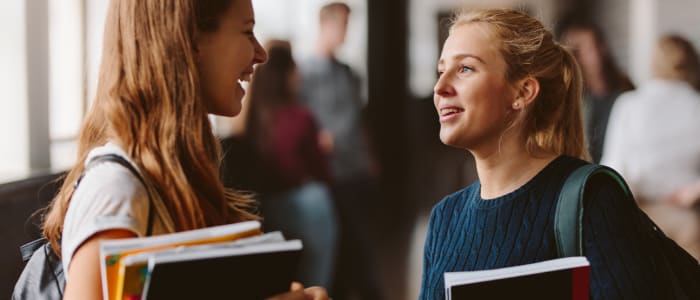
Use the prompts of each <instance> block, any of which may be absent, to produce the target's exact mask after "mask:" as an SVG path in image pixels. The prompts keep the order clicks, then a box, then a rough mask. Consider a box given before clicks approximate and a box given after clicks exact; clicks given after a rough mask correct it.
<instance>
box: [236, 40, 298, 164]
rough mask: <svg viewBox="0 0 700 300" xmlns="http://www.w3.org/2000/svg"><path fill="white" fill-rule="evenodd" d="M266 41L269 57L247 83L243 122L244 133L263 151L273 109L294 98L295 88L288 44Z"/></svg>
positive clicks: (294, 66) (293, 67)
mask: <svg viewBox="0 0 700 300" xmlns="http://www.w3.org/2000/svg"><path fill="white" fill-rule="evenodd" d="M267 44H268V45H267V47H266V48H267V53H268V61H267V63H265V64H263V65H260V66H258V67H257V68H256V70H255V74H254V75H253V79H252V81H251V83H250V88H249V91H248V94H249V95H250V96H249V99H248V103H250V104H249V105H250V112H249V113H248V120H247V125H246V130H247V133H246V135H247V137H248V138H250V139H251V142H252V143H253V145H254V146H255V147H256V148H257V149H258V150H260V151H261V152H263V153H264V154H268V151H270V149H268V147H269V146H270V143H269V141H270V139H271V137H270V134H271V133H272V128H271V127H272V126H273V124H274V123H275V122H274V121H273V120H272V118H273V115H274V112H275V110H277V109H278V108H280V107H284V106H286V105H290V104H293V103H296V101H297V95H296V90H295V89H294V88H293V87H292V86H290V76H291V74H292V72H294V70H295V69H296V63H295V62H294V58H293V57H292V49H291V45H290V44H289V42H287V41H281V40H272V41H270V42H268V43H267Z"/></svg>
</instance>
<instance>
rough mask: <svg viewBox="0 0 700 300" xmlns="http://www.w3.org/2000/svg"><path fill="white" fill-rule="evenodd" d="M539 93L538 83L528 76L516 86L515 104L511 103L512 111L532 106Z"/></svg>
mask: <svg viewBox="0 0 700 300" xmlns="http://www.w3.org/2000/svg"><path fill="white" fill-rule="evenodd" d="M539 93H540V82H539V81H538V80H537V79H536V78H534V77H532V76H528V77H525V78H523V79H521V80H520V81H518V82H517V84H516V95H515V102H513V109H515V110H521V109H523V108H524V107H526V106H529V105H530V104H532V102H533V101H535V99H536V98H537V95H539Z"/></svg>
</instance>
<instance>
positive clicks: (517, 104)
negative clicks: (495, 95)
mask: <svg viewBox="0 0 700 300" xmlns="http://www.w3.org/2000/svg"><path fill="white" fill-rule="evenodd" d="M513 109H516V110H518V109H520V101H515V102H513Z"/></svg>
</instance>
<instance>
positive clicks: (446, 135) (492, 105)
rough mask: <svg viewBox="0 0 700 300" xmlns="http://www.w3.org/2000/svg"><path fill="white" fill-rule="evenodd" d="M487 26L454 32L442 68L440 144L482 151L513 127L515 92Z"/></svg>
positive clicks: (437, 94) (438, 92)
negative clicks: (511, 123) (511, 118)
mask: <svg viewBox="0 0 700 300" xmlns="http://www.w3.org/2000/svg"><path fill="white" fill-rule="evenodd" d="M489 32H490V31H489V30H488V28H487V27H486V25H479V24H474V23H472V24H465V25H460V26H458V27H455V28H453V30H452V32H451V33H450V36H449V37H448V38H447V40H446V41H445V45H444V47H443V50H442V55H441V56H440V61H439V63H438V72H439V73H440V77H439V79H438V82H437V83H436V84H435V89H434V99H433V101H434V104H435V108H436V109H437V112H438V115H439V117H440V140H441V141H442V142H443V143H445V144H446V145H450V146H454V147H458V148H464V149H469V150H478V149H480V148H482V147H489V146H496V147H497V145H498V140H499V138H500V137H501V135H502V133H503V132H504V130H505V129H506V127H507V126H508V124H509V120H510V117H511V112H512V108H511V107H512V104H513V101H514V100H513V99H515V91H514V88H513V87H512V86H511V85H510V84H509V83H508V82H507V81H506V62H505V60H504V59H503V57H502V55H501V53H500V52H499V50H498V42H497V41H496V40H494V39H493V38H492V37H491V36H490V35H489Z"/></svg>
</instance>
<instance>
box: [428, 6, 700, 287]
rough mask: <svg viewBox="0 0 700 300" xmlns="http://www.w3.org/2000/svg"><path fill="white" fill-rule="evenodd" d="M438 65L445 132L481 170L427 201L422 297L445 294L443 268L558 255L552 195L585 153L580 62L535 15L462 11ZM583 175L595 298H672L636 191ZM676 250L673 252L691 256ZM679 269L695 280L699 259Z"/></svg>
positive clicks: (586, 238) (516, 262) (699, 275)
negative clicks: (629, 193)
mask: <svg viewBox="0 0 700 300" xmlns="http://www.w3.org/2000/svg"><path fill="white" fill-rule="evenodd" d="M438 71H439V74H440V77H439V79H438V82H437V83H436V85H435V90H434V104H435V107H436V109H437V113H438V114H439V118H440V126H441V127H440V139H441V140H442V142H443V143H445V144H447V145H450V146H454V147H458V148H462V149H466V150H468V151H469V152H471V153H472V155H473V156H474V158H475V161H476V167H477V174H478V177H479V180H478V181H477V182H475V183H474V184H472V185H470V186H468V187H466V188H465V189H463V190H460V191H458V192H456V193H454V194H452V195H449V196H447V197H445V198H444V199H443V200H442V201H441V202H440V203H439V204H437V206H435V208H434V209H433V211H432V215H431V219H430V224H429V229H428V235H427V238H426V241H425V252H424V268H423V279H422V289H421V295H420V299H443V298H444V282H443V274H444V273H445V272H450V271H471V270H483V269H493V268H499V267H507V266H514V265H521V264H527V263H533V262H538V261H543V260H547V259H554V258H557V250H556V243H555V240H554V232H553V229H552V227H553V217H554V208H555V207H556V199H557V196H558V194H559V191H560V190H561V187H562V184H563V182H564V180H565V179H566V177H567V176H568V175H569V174H570V173H571V172H572V171H573V170H575V169H576V168H578V167H580V166H582V165H584V164H586V163H587V162H586V160H587V159H588V154H587V152H586V150H585V149H586V148H585V143H584V137H583V126H582V122H581V97H582V91H581V90H582V87H581V86H582V82H581V75H580V71H579V67H578V65H577V64H576V61H575V59H574V57H573V56H572V55H571V54H570V53H569V52H568V51H567V50H565V49H564V48H562V47H561V46H560V45H558V44H557V43H555V42H554V41H553V40H552V35H551V34H550V32H548V31H547V30H546V29H545V28H544V27H543V26H542V24H541V23H540V22H539V21H537V20H536V19H533V18H531V17H529V16H527V15H525V14H523V13H520V12H517V11H513V10H502V9H492V10H479V11H473V12H466V13H462V14H460V15H459V16H458V17H457V18H456V19H455V22H454V24H453V25H452V28H451V30H450V35H449V37H448V39H447V41H446V42H445V45H444V48H443V51H442V55H441V57H440V61H439V63H438ZM590 184H591V185H592V187H591V188H590V189H589V190H587V194H586V199H585V209H584V211H585V216H584V220H583V224H584V225H583V227H584V228H583V236H584V247H583V248H584V254H585V255H586V257H587V258H588V260H589V261H590V264H591V272H590V282H591V290H590V292H591V296H592V298H594V299H619V298H630V299H645V298H654V299H663V298H668V296H669V295H672V294H670V293H671V288H672V287H671V283H670V281H669V279H668V278H663V277H662V276H661V275H660V274H663V273H662V272H657V271H658V270H657V269H656V268H657V267H660V266H659V265H658V264H655V262H654V259H655V258H658V257H659V249H658V247H654V246H653V245H652V241H651V240H650V239H648V238H647V236H646V234H647V233H648V231H645V230H653V229H652V228H646V227H644V228H643V227H642V226H641V224H646V223H643V222H644V220H645V219H644V217H645V216H644V215H643V214H642V213H641V212H640V211H639V209H638V208H637V207H636V206H635V204H634V202H633V201H627V202H625V201H617V200H620V199H621V198H622V197H623V193H622V191H621V189H620V188H618V187H617V185H616V184H615V183H613V182H612V180H608V179H607V178H602V179H601V178H594V179H593V180H591V182H590ZM648 227H650V226H648ZM679 251H681V252H680V253H678V256H674V257H673V259H674V260H679V261H680V260H683V261H685V262H687V263H690V264H692V263H695V264H697V263H696V262H695V261H694V260H693V259H692V257H690V256H689V255H688V254H687V253H684V252H682V250H679ZM673 253H676V252H673ZM699 270H700V269H699ZM685 275H689V274H685ZM686 277H687V278H686ZM686 277H684V280H685V282H684V283H687V282H691V283H692V282H693V281H697V278H700V271H698V272H695V273H694V274H692V276H686ZM685 286H687V285H685ZM696 294H697V295H698V296H700V291H698V292H696ZM515 296H523V295H515Z"/></svg>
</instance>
